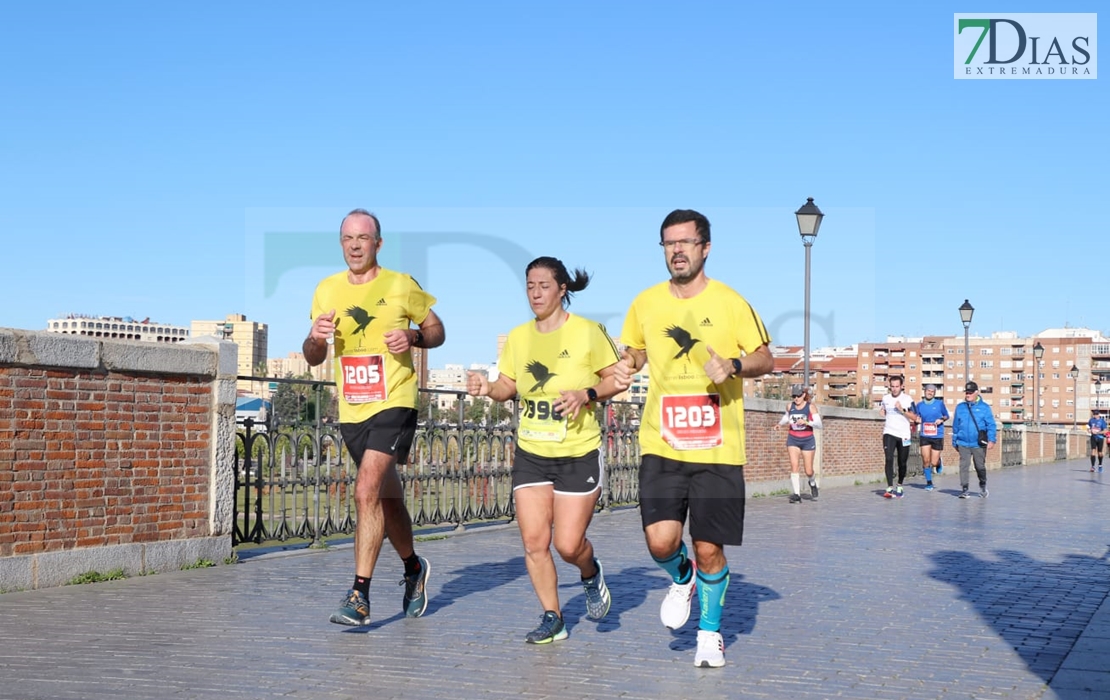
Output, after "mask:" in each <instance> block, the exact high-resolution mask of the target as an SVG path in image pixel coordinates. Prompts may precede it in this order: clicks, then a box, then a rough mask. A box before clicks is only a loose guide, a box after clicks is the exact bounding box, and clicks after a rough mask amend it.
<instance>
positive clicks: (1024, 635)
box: [928, 550, 1110, 687]
mask: <svg viewBox="0 0 1110 700" xmlns="http://www.w3.org/2000/svg"><path fill="white" fill-rule="evenodd" d="M995 556H996V557H997V559H996V560H990V559H983V558H980V557H977V556H975V555H973V554H969V553H967V552H956V551H943V552H937V553H935V554H932V555H930V557H931V558H932V560H933V563H934V568H933V569H932V570H930V571H929V572H928V573H929V576H931V577H932V578H934V579H935V580H937V581H941V582H943V583H947V584H949V585H952V586H954V587H955V588H957V589H958V590H959V591H960V597H961V598H962V599H963V600H966V601H968V602H970V603H971V604H972V605H973V606H974V607H975V610H976V611H977V612H978V613H979V615H980V617H981V618H982V619H983V620H984V621H985V622H987V623H988V624H990V625H991V626H992V627H993V628H994V630H995V632H997V633H998V635H999V636H1000V637H1001V638H1002V639H1003V640H1004V641H1005V642H1006V643H1007V644H1009V645H1010V646H1012V647H1013V648H1014V650H1015V651H1016V652H1017V653H1018V656H1020V657H1021V659H1022V660H1023V661H1024V662H1025V664H1026V666H1027V667H1028V668H1029V670H1030V671H1032V672H1033V673H1035V674H1037V675H1039V676H1040V677H1041V678H1043V679H1044V680H1045V682H1046V683H1048V684H1049V686H1050V687H1051V680H1052V677H1053V676H1054V675H1055V674H1056V671H1057V669H1059V668H1060V664H1061V663H1062V661H1063V659H1064V657H1065V656H1067V654H1068V652H1069V651H1071V649H1072V647H1073V646H1074V644H1075V641H1076V640H1077V639H1078V638H1079V635H1081V634H1082V633H1083V630H1084V629H1085V628H1086V627H1087V624H1088V623H1089V622H1090V621H1091V618H1092V617H1093V616H1094V613H1095V612H1096V611H1097V610H1098V608H1099V606H1100V605H1101V604H1102V602H1103V600H1104V599H1105V598H1106V596H1107V595H1108V594H1110V561H1108V560H1107V557H1108V556H1110V550H1108V552H1107V554H1106V555H1104V556H1102V557H1101V558H1097V559H1096V558H1095V557H1091V556H1083V555H1068V556H1066V557H1064V560H1063V561H1061V562H1059V563H1053V562H1040V561H1037V560H1035V559H1032V558H1030V557H1029V556H1027V555H1025V554H1023V553H1021V552H1016V551H1013V550H1001V551H997V552H995Z"/></svg>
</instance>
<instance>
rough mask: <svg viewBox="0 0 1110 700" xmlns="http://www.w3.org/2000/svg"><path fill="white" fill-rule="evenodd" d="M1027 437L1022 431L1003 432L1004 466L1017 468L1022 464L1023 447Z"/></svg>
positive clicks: (1005, 430) (1007, 430)
mask: <svg viewBox="0 0 1110 700" xmlns="http://www.w3.org/2000/svg"><path fill="white" fill-rule="evenodd" d="M1024 439H1025V437H1024V433H1023V432H1022V431H1020V430H1009V429H1004V430H1003V431H1002V466H1004V467H1016V466H1018V465H1020V464H1021V446H1022V444H1023V441H1024Z"/></svg>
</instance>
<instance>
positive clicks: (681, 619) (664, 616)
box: [659, 559, 698, 630]
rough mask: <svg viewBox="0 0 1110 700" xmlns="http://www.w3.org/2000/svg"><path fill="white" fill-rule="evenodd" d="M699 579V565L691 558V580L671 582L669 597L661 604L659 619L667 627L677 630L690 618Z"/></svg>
mask: <svg viewBox="0 0 1110 700" xmlns="http://www.w3.org/2000/svg"><path fill="white" fill-rule="evenodd" d="M697 580H698V565H697V562H695V561H694V560H693V559H691V560H690V582H689V583H671V589H670V590H669V591H667V597H666V598H664V599H663V604H662V605H660V606H659V619H660V620H661V621H662V622H663V625H664V626H665V627H669V628H671V629H673V630H676V629H678V628H680V627H682V626H683V625H685V624H686V621H687V620H689V619H690V601H692V600H693V599H694V588H695V585H694V584H696V583H697Z"/></svg>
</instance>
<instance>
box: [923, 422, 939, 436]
mask: <svg viewBox="0 0 1110 700" xmlns="http://www.w3.org/2000/svg"><path fill="white" fill-rule="evenodd" d="M921 435H922V436H924V437H936V436H937V424H936V423H922V424H921Z"/></svg>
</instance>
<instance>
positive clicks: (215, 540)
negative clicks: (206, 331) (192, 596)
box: [0, 329, 235, 591]
mask: <svg viewBox="0 0 1110 700" xmlns="http://www.w3.org/2000/svg"><path fill="white" fill-rule="evenodd" d="M213 342H216V341H213ZM222 345H223V346H230V347H222V346H221V344H218V343H217V344H215V345H205V344H204V343H197V344H188V345H172V346H170V345H154V344H151V343H140V342H134V341H99V340H96V339H92V338H84V337H79V336H66V335H59V334H48V333H32V332H26V331H15V330H10V329H0V591H2V590H12V589H25V588H38V587H44V586H51V585H60V584H61V583H65V582H66V581H68V580H70V579H72V578H73V577H74V576H76V575H79V574H81V573H85V572H87V571H93V570H96V571H100V572H101V573H104V572H106V571H109V570H113V569H116V568H122V569H124V570H125V571H126V572H127V573H129V574H139V573H150V572H153V571H164V570H167V569H176V568H180V567H181V566H182V565H185V564H191V563H195V561H196V560H197V559H198V558H211V556H217V557H218V558H219V560H221V561H222V560H223V559H224V558H226V557H227V556H228V555H229V554H230V541H231V538H230V536H229V535H228V532H229V528H230V517H229V516H228V515H227V514H228V513H230V509H231V502H230V498H231V496H230V494H231V492H232V489H233V485H232V483H231V482H232V475H231V469H232V468H233V466H232V464H233V462H232V460H231V459H229V457H230V456H231V455H233V452H232V453H231V455H229V454H228V450H227V449H226V448H224V447H221V446H220V445H219V444H218V442H219V441H220V440H223V441H226V442H229V443H230V444H231V446H232V447H231V450H233V449H234V436H233V433H234V400H235V391H234V378H235V364H234V359H235V347H234V345H231V344H229V343H228V344H222ZM228 357H230V365H228V364H227V363H228ZM227 370H229V371H230V374H228V373H227ZM223 462H226V464H223V465H221V463H223ZM224 482H227V483H224ZM221 499H223V500H226V501H227V502H226V503H219V502H218V501H220V500H221ZM221 554H222V556H221Z"/></svg>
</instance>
